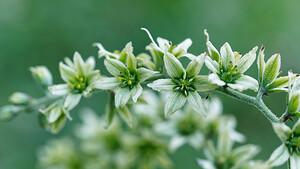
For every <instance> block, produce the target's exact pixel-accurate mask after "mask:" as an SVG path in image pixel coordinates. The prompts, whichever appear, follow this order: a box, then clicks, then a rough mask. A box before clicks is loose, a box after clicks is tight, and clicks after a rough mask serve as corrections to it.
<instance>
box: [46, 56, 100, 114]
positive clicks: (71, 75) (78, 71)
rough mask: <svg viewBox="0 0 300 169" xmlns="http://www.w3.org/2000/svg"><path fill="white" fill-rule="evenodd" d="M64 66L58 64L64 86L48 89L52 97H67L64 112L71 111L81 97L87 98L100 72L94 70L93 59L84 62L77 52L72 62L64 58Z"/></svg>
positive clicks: (54, 86)
mask: <svg viewBox="0 0 300 169" xmlns="http://www.w3.org/2000/svg"><path fill="white" fill-rule="evenodd" d="M65 62H66V64H67V65H66V64H64V63H63V62H60V63H59V70H60V75H61V77H62V79H63V80H64V81H65V82H66V83H65V84H59V85H53V86H50V87H49V91H50V93H52V94H53V95H62V96H63V95H67V97H66V99H65V103H64V108H65V109H66V110H71V109H73V108H74V107H75V106H76V105H77V104H78V103H79V101H80V99H81V96H85V97H88V96H90V94H91V91H92V89H93V87H92V86H93V85H92V84H93V83H94V82H95V81H97V80H99V79H100V71H99V70H94V69H95V59H94V58H93V57H89V58H88V59H87V60H86V61H85V62H84V61H83V59H82V57H81V56H80V54H79V53H78V52H75V54H74V57H73V62H72V61H71V60H70V59H69V58H65Z"/></svg>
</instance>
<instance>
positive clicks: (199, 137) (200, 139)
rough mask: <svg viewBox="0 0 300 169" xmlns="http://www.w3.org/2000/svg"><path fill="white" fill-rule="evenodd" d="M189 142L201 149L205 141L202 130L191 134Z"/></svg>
mask: <svg viewBox="0 0 300 169" xmlns="http://www.w3.org/2000/svg"><path fill="white" fill-rule="evenodd" d="M188 143H189V144H190V145H191V146H192V147H193V148H195V149H200V148H201V146H202V145H203V143H204V136H203V134H202V133H201V132H196V133H194V134H193V135H191V136H189V138H188Z"/></svg>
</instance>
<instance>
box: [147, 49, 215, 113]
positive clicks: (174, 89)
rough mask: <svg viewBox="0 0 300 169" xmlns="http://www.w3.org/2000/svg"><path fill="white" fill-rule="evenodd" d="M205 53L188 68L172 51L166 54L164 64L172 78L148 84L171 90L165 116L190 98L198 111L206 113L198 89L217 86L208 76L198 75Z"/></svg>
mask: <svg viewBox="0 0 300 169" xmlns="http://www.w3.org/2000/svg"><path fill="white" fill-rule="evenodd" d="M204 59H205V54H201V55H199V56H198V57H195V59H194V60H192V61H191V62H190V63H189V65H188V66H187V68H186V70H185V69H184V68H183V66H182V64H181V63H180V61H179V60H178V59H177V58H176V57H175V56H174V55H173V54H171V53H169V52H167V53H165V55H164V65H165V69H166V71H167V73H168V75H169V76H170V77H171V79H159V80H156V81H154V82H153V83H151V84H148V86H149V87H151V88H152V89H154V90H157V91H164V90H165V91H171V94H170V95H169V97H168V99H167V103H166V105H165V116H168V115H170V114H173V113H175V112H176V111H177V110H179V109H180V108H181V107H182V106H183V105H184V104H185V102H186V100H188V101H189V102H190V103H191V105H192V106H193V107H194V108H195V110H196V111H197V112H199V113H200V114H202V115H204V114H205V107H204V104H203V101H202V99H201V97H200V95H199V94H198V93H197V91H207V90H211V89H214V88H216V85H213V84H210V83H209V82H208V79H207V76H198V73H199V72H200V69H201V67H202V65H203V62H204Z"/></svg>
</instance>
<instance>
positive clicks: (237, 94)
mask: <svg viewBox="0 0 300 169" xmlns="http://www.w3.org/2000/svg"><path fill="white" fill-rule="evenodd" d="M217 90H218V91H221V92H223V93H225V94H227V95H229V96H232V97H234V98H236V99H238V100H241V101H243V102H245V103H248V104H250V105H253V106H255V107H256V108H257V109H258V110H259V111H260V112H262V114H263V115H264V116H265V117H267V118H268V120H269V121H270V122H272V123H274V122H275V123H279V122H280V120H279V118H278V117H277V116H276V115H275V114H274V113H272V111H271V110H270V109H269V108H268V107H267V106H266V105H265V104H264V102H263V100H262V99H261V98H256V97H252V96H249V95H246V94H244V93H241V92H238V91H235V90H233V89H230V88H221V89H220V88H218V89H217Z"/></svg>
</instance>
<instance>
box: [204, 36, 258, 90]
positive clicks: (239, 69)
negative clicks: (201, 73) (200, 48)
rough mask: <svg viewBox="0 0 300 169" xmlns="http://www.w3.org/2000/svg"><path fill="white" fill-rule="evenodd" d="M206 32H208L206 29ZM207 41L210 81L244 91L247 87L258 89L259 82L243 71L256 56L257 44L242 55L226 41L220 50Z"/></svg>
mask: <svg viewBox="0 0 300 169" xmlns="http://www.w3.org/2000/svg"><path fill="white" fill-rule="evenodd" d="M205 34H206V35H207V37H208V34H207V32H206V30H205ZM207 39H208V41H207V43H206V45H207V49H208V56H209V57H206V60H205V65H206V66H207V67H208V69H210V70H211V71H212V74H210V75H209V76H208V79H209V81H211V82H212V83H214V84H217V85H218V86H222V87H223V86H228V87H230V88H232V89H236V90H239V91H243V90H246V89H252V90H254V91H257V90H258V82H257V81H256V80H255V79H254V78H252V77H250V76H247V75H244V74H243V73H244V72H245V71H247V70H248V69H249V67H250V66H251V65H252V63H253V62H254V60H255V58H256V50H257V46H256V47H254V48H253V49H252V50H251V51H250V52H249V53H247V54H245V55H244V56H243V57H241V54H240V53H238V52H233V51H232V49H231V47H230V45H229V44H228V43H227V42H226V43H225V44H224V45H223V46H222V47H221V50H220V54H219V52H218V50H217V49H216V48H215V47H214V46H213V45H212V43H211V42H210V41H209V37H208V38H207Z"/></svg>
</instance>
